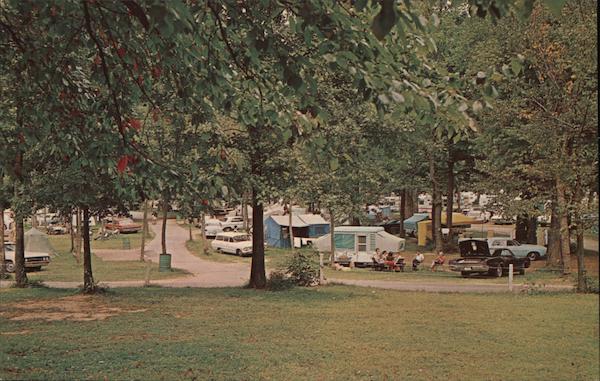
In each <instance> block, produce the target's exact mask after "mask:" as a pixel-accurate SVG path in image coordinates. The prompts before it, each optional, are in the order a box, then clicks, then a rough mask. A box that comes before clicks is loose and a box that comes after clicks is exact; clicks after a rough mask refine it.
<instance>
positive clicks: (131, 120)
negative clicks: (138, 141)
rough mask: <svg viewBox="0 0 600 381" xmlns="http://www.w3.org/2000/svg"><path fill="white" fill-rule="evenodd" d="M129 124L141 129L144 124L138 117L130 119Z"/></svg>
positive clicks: (135, 128)
mask: <svg viewBox="0 0 600 381" xmlns="http://www.w3.org/2000/svg"><path fill="white" fill-rule="evenodd" d="M127 124H128V125H129V127H131V128H133V129H134V130H138V131H139V130H140V129H141V128H142V124H141V123H140V121H139V120H138V119H129V121H128V122H127Z"/></svg>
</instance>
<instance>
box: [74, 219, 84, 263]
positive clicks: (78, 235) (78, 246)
mask: <svg viewBox="0 0 600 381" xmlns="http://www.w3.org/2000/svg"><path fill="white" fill-rule="evenodd" d="M75 213H76V216H75V224H76V225H77V230H76V231H75V232H76V234H75V260H76V261H77V264H79V262H80V260H81V238H82V237H83V236H82V235H81V210H80V209H79V208H77V210H76V211H75Z"/></svg>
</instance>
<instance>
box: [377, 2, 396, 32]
mask: <svg viewBox="0 0 600 381" xmlns="http://www.w3.org/2000/svg"><path fill="white" fill-rule="evenodd" d="M394 3H395V2H394V0H382V2H381V10H380V11H379V13H378V14H377V16H375V18H374V19H373V23H372V24H371V30H372V31H373V34H374V35H375V37H377V39H379V40H383V39H384V38H385V36H386V35H387V34H388V33H389V32H390V30H392V28H393V27H394V25H395V24H396V21H397V20H398V16H397V15H396V9H395V7H394Z"/></svg>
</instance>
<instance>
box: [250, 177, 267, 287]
mask: <svg viewBox="0 0 600 381" xmlns="http://www.w3.org/2000/svg"><path fill="white" fill-rule="evenodd" d="M263 225H264V222H263V205H262V202H260V201H259V199H258V191H257V190H256V189H255V188H254V187H253V188H252V265H251V268H250V283H249V287H251V288H257V289H262V288H265V287H266V285H267V276H266V274H265V235H264V234H265V232H264V226H263Z"/></svg>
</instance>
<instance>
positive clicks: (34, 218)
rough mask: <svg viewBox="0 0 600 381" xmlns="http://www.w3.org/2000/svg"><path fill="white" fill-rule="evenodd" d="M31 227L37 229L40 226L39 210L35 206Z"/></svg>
mask: <svg viewBox="0 0 600 381" xmlns="http://www.w3.org/2000/svg"><path fill="white" fill-rule="evenodd" d="M31 227H32V228H35V229H37V228H38V220H37V211H36V210H35V208H33V213H32V214H31Z"/></svg>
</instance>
